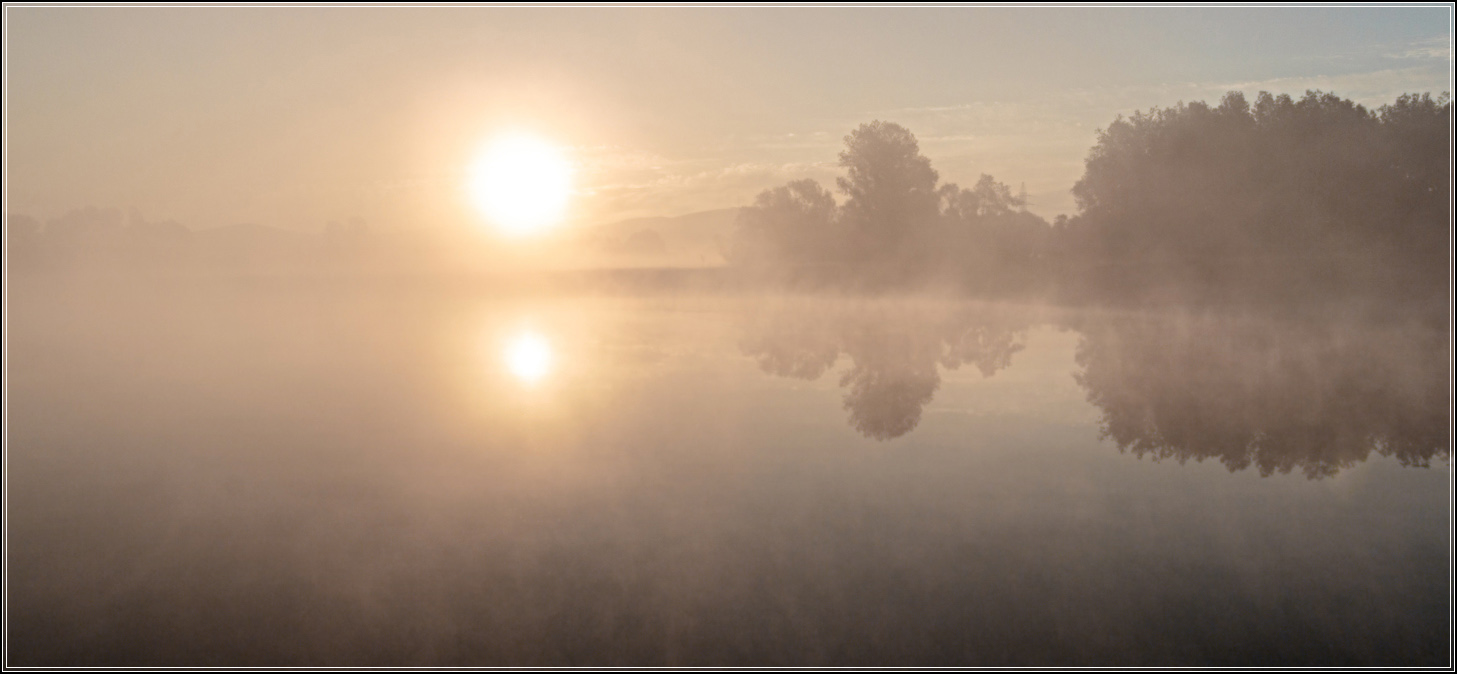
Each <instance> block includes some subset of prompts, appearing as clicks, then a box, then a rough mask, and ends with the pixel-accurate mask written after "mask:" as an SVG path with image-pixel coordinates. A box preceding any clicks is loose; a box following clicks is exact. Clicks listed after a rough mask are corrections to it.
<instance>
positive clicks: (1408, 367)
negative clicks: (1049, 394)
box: [1075, 314, 1451, 479]
mask: <svg viewBox="0 0 1457 674" xmlns="http://www.w3.org/2000/svg"><path fill="white" fill-rule="evenodd" d="M1079 330H1081V331H1082V333H1083V339H1082V342H1081V343H1080V344H1079V346H1078V351H1077V363H1078V365H1079V367H1080V370H1079V372H1078V373H1077V374H1076V375H1075V377H1076V379H1077V381H1078V383H1079V384H1081V385H1082V386H1083V388H1084V389H1086V391H1087V395H1088V401H1089V402H1091V403H1093V404H1094V405H1096V406H1097V407H1098V408H1099V409H1101V410H1102V412H1103V419H1102V431H1103V436H1104V437H1105V438H1110V439H1112V440H1113V441H1114V442H1116V443H1117V444H1118V448H1119V449H1120V450H1122V451H1127V452H1131V453H1133V454H1135V455H1137V456H1140V457H1142V456H1150V457H1153V458H1154V459H1155V460H1157V459H1165V458H1172V459H1175V460H1177V461H1179V462H1180V463H1182V462H1184V461H1186V460H1188V459H1194V460H1196V461H1202V460H1204V459H1206V458H1212V459H1218V460H1219V461H1220V462H1221V463H1223V464H1224V465H1225V466H1227V467H1228V468H1229V470H1230V471H1237V470H1243V469H1245V468H1248V467H1251V466H1253V467H1255V468H1257V469H1259V471H1260V474H1262V475H1270V474H1272V473H1275V472H1281V473H1288V472H1290V471H1292V470H1294V469H1297V468H1298V469H1299V470H1300V471H1301V472H1302V473H1304V474H1305V475H1306V476H1307V477H1310V478H1312V479H1315V478H1322V477H1328V476H1331V475H1335V474H1336V473H1337V472H1339V471H1340V470H1342V469H1344V468H1349V467H1351V466H1353V465H1355V464H1356V463H1359V462H1361V461H1365V460H1366V458H1367V457H1368V456H1369V455H1370V453H1371V452H1373V451H1375V452H1377V453H1378V454H1381V455H1384V456H1394V457H1396V458H1397V459H1398V460H1400V461H1401V463H1402V464H1403V465H1413V466H1426V465H1428V464H1429V462H1430V460H1431V459H1433V458H1442V459H1450V458H1451V427H1450V424H1449V419H1448V411H1449V409H1450V398H1449V396H1448V391H1449V389H1450V385H1451V382H1450V379H1449V377H1448V371H1449V368H1450V367H1451V353H1450V350H1449V348H1448V346H1449V343H1450V333H1449V332H1448V331H1447V330H1446V328H1445V327H1441V326H1437V325H1431V324H1426V325H1423V324H1420V323H1416V324H1413V323H1406V322H1402V323H1398V324H1395V325H1384V326H1383V325H1370V324H1367V325H1351V324H1346V323H1342V322H1321V321H1314V322H1278V323H1277V322H1271V321H1268V320H1263V319H1261V320H1255V319H1228V318H1221V319H1215V318H1208V317H1197V316H1195V317H1169V316H1153V315H1148V314H1139V315H1133V316H1121V317H1113V318H1104V319H1099V320H1093V321H1090V322H1087V323H1086V324H1084V325H1082V326H1080V327H1079Z"/></svg>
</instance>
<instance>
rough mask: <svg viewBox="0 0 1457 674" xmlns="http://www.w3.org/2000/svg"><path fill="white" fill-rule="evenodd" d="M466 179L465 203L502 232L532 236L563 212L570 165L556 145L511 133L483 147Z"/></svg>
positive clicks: (548, 226) (570, 182)
mask: <svg viewBox="0 0 1457 674" xmlns="http://www.w3.org/2000/svg"><path fill="white" fill-rule="evenodd" d="M467 180H468V182H467V185H466V189H467V191H468V192H469V194H470V198H471V201H472V202H473V203H474V204H475V207H476V208H477V209H479V210H480V212H481V214H483V215H484V216H486V218H487V219H488V220H490V222H491V223H492V224H494V225H495V226H496V227H498V228H499V229H500V230H501V231H503V232H505V233H507V234H513V235H523V234H532V233H536V232H541V231H543V230H546V229H549V228H551V227H552V226H553V225H556V224H557V223H559V222H561V220H562V218H563V217H564V216H565V215H566V210H567V200H568V198H569V197H570V196H571V188H572V165H571V162H569V161H568V160H567V157H566V155H565V154H564V153H563V152H562V151H561V149H560V148H558V147H557V146H555V145H553V144H551V143H549V142H547V141H545V140H542V139H541V138H538V137H536V136H532V135H529V134H522V133H516V134H510V135H505V136H501V137H499V138H497V139H496V140H495V141H493V142H491V143H489V144H488V145H486V146H485V148H483V149H482V150H481V153H480V155H479V156H478V157H477V158H476V160H475V163H473V164H472V165H471V167H470V172H469V177H468V179H467Z"/></svg>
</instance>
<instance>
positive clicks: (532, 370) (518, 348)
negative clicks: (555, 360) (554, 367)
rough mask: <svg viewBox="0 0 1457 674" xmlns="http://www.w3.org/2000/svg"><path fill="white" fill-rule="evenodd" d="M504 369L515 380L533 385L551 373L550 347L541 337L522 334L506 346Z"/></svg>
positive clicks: (532, 333) (526, 333) (527, 333)
mask: <svg viewBox="0 0 1457 674" xmlns="http://www.w3.org/2000/svg"><path fill="white" fill-rule="evenodd" d="M506 367H507V368H508V369H510V370H511V374H514V375H516V378H517V379H520V380H521V381H524V382H526V383H528V384H534V383H536V382H537V381H539V380H540V379H541V378H542V377H545V376H546V374H547V373H548V372H550V371H551V345H550V344H547V342H546V340H545V339H542V337H541V335H538V334H536V333H534V332H523V333H521V334H520V335H517V336H516V338H515V339H513V340H511V343H510V344H508V345H507V346H506Z"/></svg>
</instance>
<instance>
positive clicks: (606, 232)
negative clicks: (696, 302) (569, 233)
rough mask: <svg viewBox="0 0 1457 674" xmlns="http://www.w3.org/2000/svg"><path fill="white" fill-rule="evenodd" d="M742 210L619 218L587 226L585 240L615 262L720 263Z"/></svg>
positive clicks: (657, 263)
mask: <svg viewBox="0 0 1457 674" xmlns="http://www.w3.org/2000/svg"><path fill="white" fill-rule="evenodd" d="M740 210H741V209H739V208H720V209H717V210H712V211H699V212H697V213H689V214H687V215H678V216H657V217H650V218H632V219H629V220H619V221H617V222H613V223H609V224H605V225H597V226H595V227H588V228H585V229H584V231H583V233H582V243H583V244H584V246H585V248H586V249H587V250H588V251H590V252H592V253H595V254H599V255H602V256H604V258H605V261H608V262H611V263H616V264H626V265H665V264H666V265H675V266H717V265H720V264H723V262H724V258H723V247H724V244H725V243H726V242H727V241H728V238H729V235H730V234H731V233H732V231H733V227H734V222H735V220H736V219H737V218H738V215H739V211H740Z"/></svg>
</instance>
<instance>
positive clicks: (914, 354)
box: [740, 305, 1030, 440]
mask: <svg viewBox="0 0 1457 674" xmlns="http://www.w3.org/2000/svg"><path fill="white" fill-rule="evenodd" d="M1029 325H1030V321H1029V320H1028V319H1027V318H1026V317H1025V315H1023V314H1019V313H1017V312H1013V311H1007V310H1002V309H998V308H995V307H986V306H963V307H960V308H958V309H953V310H946V309H945V308H944V307H915V306H910V307H892V306H880V305H874V306H857V307H854V308H847V309H843V310H838V311H837V310H831V309H818V310H812V311H806V310H805V307H789V308H782V309H780V310H778V311H774V312H770V314H768V316H767V317H764V318H762V319H761V320H759V321H758V322H757V323H756V324H754V325H753V326H751V327H750V328H749V330H748V334H747V336H746V337H745V338H744V339H743V340H742V341H741V342H740V349H741V350H742V351H743V353H744V354H745V355H748V356H750V357H752V358H754V359H755V360H757V361H758V364H759V368H760V369H761V370H763V371H764V372H766V373H768V374H772V375H776V376H780V377H793V378H796V379H804V380H809V381H813V380H816V379H819V378H820V377H821V376H822V375H824V373H825V372H826V371H828V370H830V369H831V368H832V367H833V366H834V365H835V363H836V362H837V361H838V360H839V357H840V355H841V354H844V355H847V356H849V358H850V367H849V369H847V370H846V371H845V372H844V373H843V374H842V375H840V382H839V383H840V386H841V387H844V388H845V389H846V391H845V397H844V408H845V411H847V412H848V413H849V419H848V421H849V424H850V426H851V427H853V428H854V429H855V430H856V431H859V432H860V433H861V434H862V435H864V436H866V437H869V438H874V439H876V440H890V439H893V438H898V437H900V436H902V435H905V434H906V433H909V432H910V431H911V430H913V429H914V428H915V427H916V426H917V425H918V424H919V423H920V422H921V411H922V410H923V409H924V408H925V406H926V404H927V403H929V402H931V399H932V398H933V397H934V396H935V394H936V389H937V388H939V387H940V385H941V376H940V373H939V372H938V370H937V368H938V367H943V368H947V369H953V370H954V369H956V368H958V367H960V366H961V365H962V364H970V365H974V366H976V368H977V370H979V371H980V372H981V374H982V376H985V377H990V376H992V374H994V373H996V372H997V371H998V370H1000V369H1003V368H1005V367H1007V366H1009V365H1011V362H1012V354H1014V353H1016V352H1018V351H1020V350H1021V349H1022V348H1023V346H1024V344H1025V338H1026V332H1027V328H1028V327H1029Z"/></svg>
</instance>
